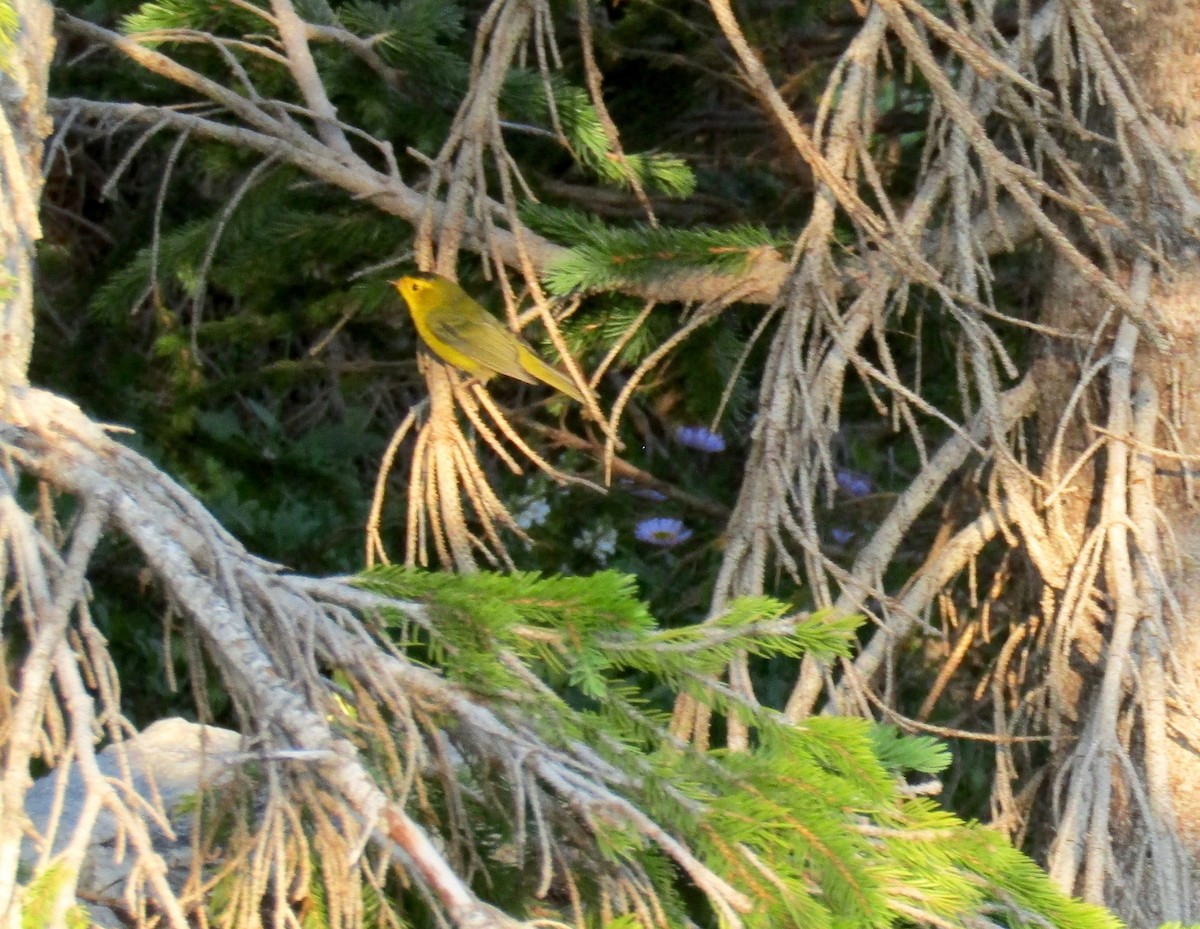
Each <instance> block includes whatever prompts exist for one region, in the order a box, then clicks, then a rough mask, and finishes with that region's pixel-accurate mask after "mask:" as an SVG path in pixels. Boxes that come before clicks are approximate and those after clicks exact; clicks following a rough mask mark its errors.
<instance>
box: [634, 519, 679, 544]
mask: <svg viewBox="0 0 1200 929" xmlns="http://www.w3.org/2000/svg"><path fill="white" fill-rule="evenodd" d="M633 534H634V536H635V537H636V538H637V540H638V541H639V542H649V543H650V544H651V545H657V546H659V547H661V548H671V547H673V546H675V545H678V544H679V543H680V542H686V541H687V540H688V539H690V538H691V537H692V530H691V529H689V528H688V527H687V526H685V525H684V524H683V520H680V519H675V518H673V517H670V516H656V517H654V518H653V519H643V520H642V521H641V522H639V523H638V524H637V528H635V529H634V530H633Z"/></svg>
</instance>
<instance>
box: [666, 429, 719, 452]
mask: <svg viewBox="0 0 1200 929" xmlns="http://www.w3.org/2000/svg"><path fill="white" fill-rule="evenodd" d="M675 441H676V442H678V443H679V444H680V445H686V446H687V447H688V448H694V449H696V451H698V452H706V453H707V454H709V455H712V454H715V453H717V452H723V451H725V440H724V439H723V438H721V437H720V436H719V435H717V434H716V433H715V432H711V431H710V430H708V429H705V428H704V427H703V426H676V427H675Z"/></svg>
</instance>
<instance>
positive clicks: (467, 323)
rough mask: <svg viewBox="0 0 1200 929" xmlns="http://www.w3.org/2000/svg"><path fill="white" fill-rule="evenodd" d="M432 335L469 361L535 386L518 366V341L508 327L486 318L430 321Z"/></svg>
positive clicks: (519, 362) (519, 349)
mask: <svg viewBox="0 0 1200 929" xmlns="http://www.w3.org/2000/svg"><path fill="white" fill-rule="evenodd" d="M429 328H430V329H431V330H432V331H433V334H434V335H435V336H437V337H438V338H439V339H441V340H442V341H443V342H445V343H446V344H447V345H449V346H450V347H451V348H453V349H454V350H455V351H458V352H461V353H462V354H464V355H466V356H467V357H468V358H471V359H472V360H474V361H477V362H478V363H479V364H480V365H482V366H483V367H485V368H487V369H488V370H490V371H494V372H495V373H497V374H504V375H507V376H508V377H515V378H516V379H517V380H519V381H525V383H527V384H534V383H537V382H536V381H535V380H534V378H533V377H532V376H530V374H529V373H528V372H527V371H526V370H525V369H524V368H523V367H521V361H520V351H521V341H520V340H519V339H518V338H517V337H516V336H515V335H513V334H512V333H511V332H509V331H508V328H507V327H506V326H505V325H504V324H503V323H502V322H500V320H498V319H496V317H494V316H491V315H487V316H483V317H480V318H478V319H463V318H461V317H459V318H456V319H445V318H439V319H433V318H431V319H430V320H429Z"/></svg>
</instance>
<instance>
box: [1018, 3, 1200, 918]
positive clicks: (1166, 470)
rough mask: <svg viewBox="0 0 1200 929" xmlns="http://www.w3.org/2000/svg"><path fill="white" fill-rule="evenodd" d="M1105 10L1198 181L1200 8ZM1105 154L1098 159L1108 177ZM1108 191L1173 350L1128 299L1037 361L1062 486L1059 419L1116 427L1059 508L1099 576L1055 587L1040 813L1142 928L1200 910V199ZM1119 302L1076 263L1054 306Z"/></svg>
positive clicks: (1092, 892) (1061, 856)
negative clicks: (1098, 333)
mask: <svg viewBox="0 0 1200 929" xmlns="http://www.w3.org/2000/svg"><path fill="white" fill-rule="evenodd" d="M1096 12H1097V16H1098V18H1099V20H1100V23H1101V26H1102V28H1103V29H1104V31H1105V33H1106V34H1107V35H1108V36H1111V37H1112V38H1113V41H1114V45H1115V46H1116V49H1117V52H1118V53H1119V54H1120V56H1121V58H1122V59H1123V61H1124V62H1126V64H1127V65H1128V67H1129V68H1130V70H1131V72H1132V77H1133V80H1134V82H1135V83H1136V84H1137V85H1138V86H1139V87H1140V88H1141V89H1142V92H1143V94H1144V96H1145V98H1146V99H1147V101H1148V103H1149V104H1150V106H1151V108H1152V109H1153V111H1154V112H1155V113H1156V115H1157V116H1158V117H1159V118H1160V119H1161V120H1162V121H1163V122H1164V123H1165V124H1166V126H1165V129H1166V135H1167V137H1168V138H1169V139H1170V140H1171V141H1172V143H1173V144H1174V146H1175V151H1174V152H1173V153H1172V154H1173V155H1175V156H1177V158H1178V160H1179V162H1180V163H1181V164H1182V165H1183V171H1184V172H1185V174H1186V175H1187V177H1188V179H1189V181H1190V182H1191V183H1192V185H1193V187H1194V188H1195V187H1196V186H1197V183H1196V182H1197V178H1198V177H1200V169H1198V167H1197V165H1198V162H1197V158H1198V156H1200V46H1198V45H1197V43H1196V36H1198V35H1200V7H1198V6H1197V5H1196V4H1194V3H1186V2H1179V0H1151V2H1148V3H1141V4H1131V3H1122V2H1116V0H1101V2H1099V3H1098V4H1097V8H1096ZM1103 160H1104V159H1103V157H1102V156H1101V157H1097V156H1096V154H1095V153H1094V154H1093V155H1092V157H1091V158H1090V159H1086V158H1084V157H1081V158H1080V161H1081V163H1084V164H1085V165H1086V166H1087V167H1088V168H1089V169H1090V170H1091V171H1092V174H1093V177H1092V178H1091V180H1092V182H1093V183H1094V184H1096V185H1097V186H1098V187H1099V188H1100V189H1104V184H1105V180H1106V178H1105V166H1104V164H1103V163H1102V162H1103ZM1109 202H1110V204H1111V205H1112V207H1113V209H1114V211H1115V212H1117V213H1118V215H1120V216H1121V217H1122V218H1123V219H1125V220H1126V221H1127V222H1128V223H1129V224H1130V228H1131V229H1134V230H1138V231H1139V234H1138V235H1137V236H1136V238H1131V240H1130V241H1129V243H1128V244H1129V248H1128V254H1127V255H1125V256H1122V257H1119V258H1117V260H1116V262H1115V264H1116V267H1118V268H1120V269H1121V270H1119V271H1118V272H1117V274H1118V276H1121V275H1123V276H1124V277H1126V278H1127V279H1128V280H1129V281H1130V284H1131V291H1132V292H1134V293H1135V294H1137V293H1138V292H1139V290H1141V291H1144V292H1145V294H1146V299H1147V301H1148V306H1149V308H1150V309H1151V310H1152V311H1153V312H1155V315H1156V316H1157V318H1158V320H1159V324H1160V326H1161V329H1162V331H1163V332H1164V333H1165V334H1166V335H1167V336H1168V338H1169V340H1170V347H1169V348H1168V349H1167V350H1165V351H1159V350H1157V349H1156V348H1155V347H1154V346H1153V345H1151V344H1150V343H1149V341H1148V340H1147V339H1145V338H1139V337H1138V334H1137V332H1136V330H1134V329H1133V327H1132V326H1130V325H1129V324H1128V323H1118V321H1117V316H1116V314H1112V317H1111V321H1110V322H1109V323H1108V324H1107V325H1104V326H1103V336H1102V339H1101V341H1100V342H1099V346H1100V348H1098V349H1097V350H1096V351H1095V352H1094V353H1093V354H1092V356H1091V358H1086V357H1085V356H1084V355H1083V354H1082V352H1080V353H1077V354H1076V355H1075V357H1069V355H1070V354H1071V353H1070V352H1064V350H1063V349H1062V343H1061V342H1060V343H1056V344H1055V348H1054V349H1053V350H1049V348H1048V350H1047V351H1044V352H1043V356H1042V358H1041V360H1040V361H1039V363H1038V380H1039V384H1040V385H1041V386H1042V391H1041V395H1042V404H1041V407H1040V410H1039V422H1038V429H1039V440H1040V447H1041V449H1042V451H1043V455H1042V461H1043V470H1042V476H1043V478H1045V479H1046V480H1047V481H1048V482H1049V484H1051V485H1053V484H1055V483H1056V481H1057V480H1059V479H1061V477H1062V474H1063V473H1064V471H1065V467H1063V466H1059V467H1058V468H1057V469H1056V468H1055V466H1054V465H1055V456H1054V454H1053V449H1054V443H1055V439H1056V435H1061V442H1062V447H1063V454H1062V456H1061V460H1062V461H1063V462H1070V461H1072V460H1074V459H1075V458H1076V457H1077V456H1078V455H1079V454H1081V453H1082V452H1084V450H1085V449H1087V448H1088V447H1089V446H1090V445H1091V444H1092V443H1093V442H1095V441H1096V440H1097V439H1100V440H1104V439H1109V440H1111V441H1108V442H1107V444H1106V445H1104V446H1103V447H1102V448H1100V450H1099V452H1098V454H1096V456H1095V457H1094V458H1093V459H1092V460H1091V461H1090V462H1089V463H1088V465H1087V466H1086V467H1084V468H1083V469H1081V470H1080V472H1079V474H1078V475H1077V477H1076V479H1075V480H1074V482H1073V483H1072V486H1071V488H1070V491H1069V492H1068V493H1067V494H1064V495H1063V498H1062V501H1061V502H1062V506H1061V510H1060V511H1059V512H1058V513H1057V514H1056V513H1055V512H1054V509H1053V507H1051V508H1050V510H1049V511H1048V514H1047V515H1048V520H1047V525H1048V529H1049V530H1050V531H1051V532H1052V533H1057V538H1058V539H1059V540H1060V542H1061V544H1063V545H1065V546H1067V547H1068V548H1070V549H1071V550H1072V551H1073V552H1074V553H1075V559H1074V561H1075V574H1074V579H1081V580H1085V581H1086V577H1087V575H1088V572H1089V571H1095V572H1096V586H1095V588H1094V591H1095V593H1094V595H1093V596H1090V597H1085V598H1084V599H1085V600H1086V601H1087V602H1083V603H1078V604H1074V603H1072V596H1073V591H1072V588H1071V583H1070V582H1068V584H1067V585H1066V588H1065V589H1062V590H1056V591H1054V594H1055V598H1054V600H1055V603H1054V607H1053V609H1054V611H1055V618H1056V621H1057V623H1058V625H1057V634H1056V635H1053V636H1051V638H1050V643H1049V647H1048V654H1047V655H1046V659H1047V667H1048V684H1049V687H1048V697H1049V720H1050V728H1051V735H1052V737H1053V740H1054V741H1053V762H1052V769H1053V777H1051V778H1049V779H1048V780H1047V783H1051V784H1053V785H1054V787H1053V790H1052V791H1050V792H1049V795H1048V796H1046V797H1045V799H1044V803H1045V806H1046V809H1045V810H1043V811H1042V812H1043V813H1044V814H1045V815H1039V816H1037V817H1034V820H1035V821H1041V822H1044V823H1046V824H1047V825H1046V829H1047V830H1048V831H1047V833H1046V834H1044V835H1043V836H1042V838H1043V839H1044V840H1045V841H1047V842H1048V843H1050V857H1049V862H1048V863H1049V867H1050V869H1051V873H1052V874H1053V875H1054V876H1055V878H1056V879H1057V880H1058V881H1059V882H1060V883H1061V884H1062V885H1063V886H1064V887H1065V888H1066V889H1068V890H1072V891H1075V892H1077V893H1080V894H1081V895H1083V896H1084V897H1086V898H1089V899H1092V900H1095V901H1102V902H1105V903H1107V904H1108V905H1110V906H1112V907H1113V908H1114V909H1116V910H1117V912H1118V913H1119V914H1120V915H1121V916H1122V917H1123V918H1124V919H1126V920H1127V921H1128V922H1129V923H1130V924H1131V925H1135V926H1139V925H1140V926H1152V925H1159V924H1160V923H1162V922H1164V921H1168V920H1180V921H1182V922H1184V923H1189V922H1195V921H1196V920H1197V918H1200V892H1198V888H1197V885H1196V876H1197V874H1198V870H1197V867H1198V864H1200V754H1197V744H1198V742H1200V720H1198V718H1197V707H1200V630H1198V629H1197V628H1196V624H1195V621H1194V619H1193V617H1194V616H1195V615H1196V611H1197V608H1200V558H1198V557H1197V554H1196V553H1197V552H1200V484H1198V483H1197V482H1198V481H1200V458H1198V457H1197V455H1196V452H1197V451H1198V450H1200V263H1198V262H1197V251H1196V247H1195V244H1194V240H1193V239H1192V237H1193V235H1194V232H1195V229H1194V217H1189V216H1188V210H1187V209H1186V208H1185V209H1183V210H1181V209H1180V204H1178V203H1163V202H1146V200H1145V199H1143V198H1140V197H1139V196H1138V193H1137V191H1133V190H1130V189H1128V188H1125V189H1114V190H1112V199H1111V200H1110V201H1109ZM1181 214H1182V215H1181ZM1189 226H1191V227H1192V228H1189ZM1145 230H1151V232H1150V234H1147V233H1146V232H1145ZM1155 237H1157V241H1155V240H1154V239H1155ZM1181 243H1186V244H1181ZM1145 248H1152V249H1156V250H1158V251H1160V252H1161V253H1163V254H1165V256H1166V257H1167V258H1168V259H1169V260H1170V261H1171V262H1172V264H1173V268H1172V272H1171V273H1169V274H1166V275H1162V276H1161V277H1158V278H1156V279H1154V280H1151V276H1150V274H1149V264H1148V262H1147V261H1146V259H1145V258H1144V257H1142V255H1144V254H1145V253H1144V252H1143V253H1141V254H1139V249H1145ZM1109 310H1110V307H1109V304H1108V303H1107V302H1106V301H1104V300H1103V298H1101V297H1100V296H1099V295H1098V294H1097V293H1096V292H1095V289H1094V288H1092V287H1089V286H1087V285H1085V284H1084V283H1083V282H1082V281H1081V280H1080V279H1079V277H1078V275H1077V274H1075V273H1074V271H1072V270H1071V269H1068V268H1065V267H1063V266H1058V267H1056V268H1055V269H1054V271H1053V274H1052V280H1051V286H1050V288H1049V291H1048V293H1047V295H1046V298H1045V301H1044V304H1043V312H1042V320H1041V321H1042V322H1044V323H1046V324H1048V325H1050V326H1054V327H1056V328H1059V329H1065V330H1070V331H1090V330H1093V329H1096V328H1097V327H1098V326H1101V325H1102V324H1101V320H1103V319H1104V318H1105V315H1106V314H1107V313H1109ZM1105 352H1112V359H1111V362H1110V363H1109V364H1108V365H1107V366H1105V368H1104V370H1103V373H1102V377H1100V378H1097V379H1096V380H1095V381H1094V382H1093V384H1092V387H1091V388H1090V389H1089V390H1088V391H1087V392H1086V395H1084V396H1082V397H1080V396H1078V395H1077V394H1076V391H1075V386H1076V384H1077V382H1078V379H1079V377H1080V376H1081V375H1083V374H1085V373H1086V371H1087V369H1088V367H1089V365H1090V364H1094V363H1096V362H1100V361H1102V360H1103V359H1102V356H1103V354H1104V353H1105ZM1072 403H1075V404H1076V405H1075V407H1074V409H1073V410H1072V409H1068V407H1069V405H1070V404H1072ZM1064 413H1065V414H1066V416H1067V418H1066V419H1065V420H1063V416H1064ZM1060 421H1063V422H1065V426H1064V427H1063V428H1062V429H1061V433H1060V426H1059V423H1060ZM1159 450H1165V451H1159ZM1058 519H1061V522H1058V521H1057V520H1058ZM1090 543H1098V544H1095V545H1091V544H1090ZM1087 587H1088V585H1087V584H1086V583H1085V584H1084V585H1083V589H1085V590H1086V589H1087Z"/></svg>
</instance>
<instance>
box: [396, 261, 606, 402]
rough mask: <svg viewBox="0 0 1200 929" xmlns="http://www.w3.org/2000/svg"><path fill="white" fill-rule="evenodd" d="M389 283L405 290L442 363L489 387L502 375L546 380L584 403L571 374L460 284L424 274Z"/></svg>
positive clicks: (530, 381) (529, 380)
mask: <svg viewBox="0 0 1200 929" xmlns="http://www.w3.org/2000/svg"><path fill="white" fill-rule="evenodd" d="M389 283H390V284H391V285H392V286H393V287H395V288H396V290H398V291H400V296H402V297H403V298H404V302H405V303H407V304H408V311H409V313H411V314H412V318H413V322H414V323H415V324H416V327H417V332H418V333H419V334H420V336H421V338H422V339H423V340H424V342H425V344H426V345H428V346H429V350H430V351H432V352H433V353H434V354H435V355H437V356H438V357H439V358H441V359H442V361H446V362H449V363H450V364H452V365H454V366H455V367H456V368H461V369H462V370H463V371H466V372H467V373H468V374H471V375H474V376H475V377H477V378H479V379H480V380H481V381H485V382H486V381H487V380H488V379H489V378H491V377H492V376H493V375H496V374H504V375H506V376H508V377H515V378H516V379H517V380H518V381H525V383H527V384H533V383H536V381H541V382H542V383H544V384H549V385H550V386H551V387H553V388H554V389H555V390H558V391H561V392H562V393H564V394H566V395H567V396H568V397H570V398H572V399H573V400H578V401H579V402H580V403H582V402H583V394H581V393H580V392H579V388H578V387H576V386H575V384H574V383H572V382H571V379H570V378H569V377H568V376H567V375H565V374H563V373H562V372H561V371H559V370H558V369H557V368H553V367H551V366H550V365H548V364H547V363H546V362H544V361H542V359H541V358H539V357H538V356H537V354H536V353H535V352H534V350H533V349H532V348H530V347H529V345H528V344H527V343H526V342H525V341H524V340H523V339H521V338H520V337H519V336H516V335H514V334H513V333H512V332H510V331H509V329H508V327H507V326H505V325H504V323H502V322H500V320H498V319H497V318H496V317H495V316H493V315H492V314H491V313H489V312H488V311H487V310H485V309H484V308H483V307H482V306H480V305H479V304H478V303H476V302H475V301H474V300H473V299H471V297H470V295H469V294H468V293H467V292H466V291H465V290H463V289H462V288H461V287H459V286H458V285H457V284H456V283H454V281H451V280H447V279H446V278H444V277H441V276H439V275H437V274H429V273H426V272H419V273H416V274H409V275H406V276H405V277H401V278H398V279H396V280H394V281H390V282H389ZM535 379H536V380H535Z"/></svg>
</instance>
